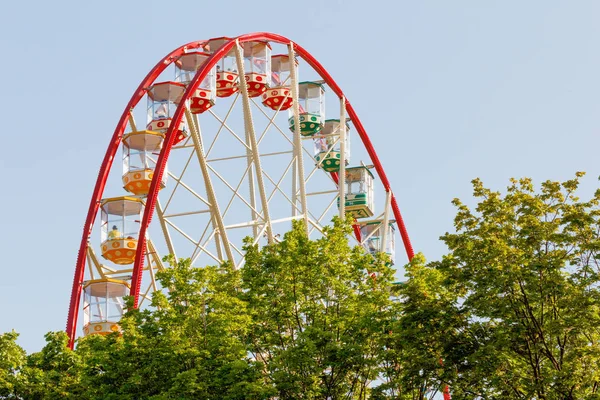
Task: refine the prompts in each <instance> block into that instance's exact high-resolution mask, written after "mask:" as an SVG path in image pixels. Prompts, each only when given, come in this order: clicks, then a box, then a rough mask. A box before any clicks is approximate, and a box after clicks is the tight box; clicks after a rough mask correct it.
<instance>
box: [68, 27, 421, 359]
mask: <svg viewBox="0 0 600 400" xmlns="http://www.w3.org/2000/svg"><path fill="white" fill-rule="evenodd" d="M251 41H269V42H275V43H280V44H285V45H287V44H290V43H292V44H293V46H294V50H295V52H296V54H297V55H298V56H300V57H301V58H302V59H304V61H306V62H307V63H308V64H309V65H310V66H311V67H312V68H313V69H314V70H315V71H316V72H317V73H318V74H319V75H320V76H321V78H322V79H323V80H324V82H325V83H326V84H327V85H328V86H329V88H330V89H331V90H332V91H333V92H334V93H335V94H336V95H337V96H338V97H339V98H340V99H342V98H344V97H345V96H344V94H343V92H342V90H341V89H340V87H339V86H338V85H337V83H336V82H335V81H334V80H333V78H332V77H331V75H329V73H328V72H327V70H325V68H324V67H323V66H322V65H321V64H320V63H319V62H318V61H317V60H316V59H315V58H314V57H313V56H312V55H311V54H310V53H308V52H307V51H306V50H305V49H304V48H303V47H301V46H299V45H297V44H296V43H294V42H292V41H290V40H289V39H287V38H285V37H283V36H281V35H277V34H273V33H267V32H258V33H251V34H246V35H241V36H238V37H237V38H234V39H232V40H230V41H228V42H226V43H225V44H223V45H222V46H221V47H220V48H219V49H217V50H216V51H215V52H214V53H213V54H212V55H211V56H210V57H209V58H208V59H207V60H206V62H205V63H204V64H203V66H202V67H201V68H200V69H198V71H197V73H196V75H195V76H194V78H193V79H192V81H191V82H190V83H189V84H188V86H187V88H186V91H185V93H184V95H183V98H182V99H183V101H181V102H180V103H179V106H178V107H177V110H176V111H175V113H174V115H173V117H172V123H171V124H170V126H169V129H168V131H167V134H166V136H165V140H164V144H163V148H162V150H161V152H160V155H159V157H158V160H157V164H156V169H155V173H154V179H153V180H152V184H151V185H150V190H149V193H148V197H147V200H146V207H145V210H144V216H143V218H142V221H141V226H140V232H139V238H140V241H139V244H138V247H137V250H136V260H135V263H134V267H133V275H132V282H131V292H130V294H131V296H133V298H134V304H135V306H136V307H137V305H138V300H139V294H140V286H141V278H142V270H143V266H144V254H145V252H146V240H145V237H146V231H147V228H148V226H149V224H150V222H151V221H152V215H153V213H154V208H155V206H156V200H157V197H158V191H159V182H160V181H161V179H162V175H163V173H164V171H165V166H166V163H167V160H168V158H169V154H170V151H171V146H172V145H173V142H174V140H175V137H176V133H175V129H174V128H175V127H177V126H179V124H180V122H181V120H182V118H183V116H184V112H185V106H184V104H185V100H187V99H189V98H190V97H191V95H192V94H193V93H194V91H195V90H196V89H197V87H198V86H199V84H200V82H202V81H203V79H204V78H205V77H206V75H207V74H208V73H209V71H210V70H211V69H212V68H213V67H214V66H215V65H216V64H217V62H218V61H219V60H220V59H221V58H223V57H224V56H225V55H226V54H228V53H229V51H230V50H231V49H232V48H233V46H235V45H236V43H238V42H239V43H244V42H251ZM205 43H206V41H197V42H191V43H188V44H187V45H184V46H181V47H179V48H177V49H176V50H174V51H173V52H171V53H169V54H168V55H167V56H166V57H165V58H163V59H162V60H161V61H160V62H159V63H158V64H157V65H156V66H155V67H154V68H153V69H152V70H151V71H150V72H149V73H148V75H147V76H146V77H145V78H144V80H143V81H142V82H141V83H140V85H139V86H138V88H137V90H136V92H135V93H134V95H133V96H132V98H131V100H130V101H129V103H128V104H127V107H126V109H125V111H124V112H123V114H122V115H121V118H120V120H119V123H118V124H117V127H116V129H115V132H114V134H113V137H112V139H111V142H110V144H109V146H108V149H107V152H106V155H105V157H104V161H103V162H102V166H101V168H100V172H99V174H98V179H97V181H96V186H95V188H94V193H93V195H92V200H91V202H90V207H89V209H88V215H87V218H86V222H85V226H84V228H83V235H82V240H81V244H80V247H79V254H78V257H77V264H76V268H75V276H74V278H73V289H72V292H71V302H70V307H69V316H68V321H67V334H68V335H69V337H70V342H69V345H70V346H71V347H73V345H74V340H75V332H76V324H77V316H78V312H79V305H80V299H81V290H82V282H83V278H84V266H85V259H86V249H87V244H88V240H89V237H90V235H91V230H92V227H93V224H94V220H95V218H96V214H97V213H98V207H99V204H100V200H101V198H102V193H103V191H104V187H105V184H106V180H107V178H108V173H109V171H110V167H111V165H112V161H113V159H114V156H115V154H116V151H117V149H118V147H119V145H120V143H121V138H122V136H123V132H124V131H125V127H126V125H127V122H128V120H129V116H130V110H131V109H133V108H134V107H135V106H136V105H137V103H138V102H139V101H140V100H141V99H142V97H143V96H144V94H145V93H146V90H145V88H147V87H149V86H150V85H151V84H152V83H153V82H154V80H155V79H156V78H157V77H158V76H159V75H160V74H161V73H162V71H164V69H165V68H166V67H167V66H168V65H170V64H171V63H172V62H173V61H174V60H175V59H176V58H177V57H178V56H180V55H182V54H184V52H185V51H186V50H187V49H194V48H199V47H202V46H203V45H204V44H205ZM346 112H347V114H348V117H349V118H350V119H351V120H352V123H353V125H354V127H355V129H356V130H357V132H358V135H359V137H360V138H361V140H362V142H363V145H364V146H365V148H366V150H367V152H368V154H369V157H370V158H371V161H372V163H373V165H374V167H375V170H376V172H377V175H378V176H379V178H380V179H381V182H382V184H383V187H384V188H385V191H386V192H391V186H390V183H389V180H388V178H387V175H386V174H385V171H384V169H383V166H382V165H381V162H380V160H379V157H378V156H377V153H376V152H375V148H374V147H373V144H372V143H371V140H370V139H369V136H368V135H367V132H366V130H365V129H364V127H363V125H362V123H361V122H360V119H359V118H358V116H357V114H356V112H355V111H354V108H353V107H352V105H351V104H350V102H349V101H348V100H347V99H346ZM391 206H392V211H393V213H394V217H395V219H396V223H397V224H398V230H399V232H400V236H401V237H402V241H403V244H404V248H405V250H406V254H407V256H408V258H409V260H410V259H412V258H413V256H414V252H413V248H412V245H411V243H410V239H409V237H408V232H407V230H406V227H405V225H404V220H403V219H402V215H401V214H400V209H399V207H398V203H397V201H396V198H395V196H394V194H393V193H392V201H391Z"/></svg>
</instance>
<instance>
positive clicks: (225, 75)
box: [67, 33, 413, 347]
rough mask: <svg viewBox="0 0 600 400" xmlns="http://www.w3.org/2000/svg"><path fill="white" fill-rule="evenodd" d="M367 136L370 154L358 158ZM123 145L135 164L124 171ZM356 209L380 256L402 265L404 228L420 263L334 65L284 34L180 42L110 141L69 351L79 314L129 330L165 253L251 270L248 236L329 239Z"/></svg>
mask: <svg viewBox="0 0 600 400" xmlns="http://www.w3.org/2000/svg"><path fill="white" fill-rule="evenodd" d="M300 71H302V75H303V79H304V80H303V81H300V79H299V76H300ZM144 98H145V99H146V107H144V105H143V102H142V100H143V99H144ZM326 98H329V102H328V105H329V104H332V101H333V104H332V105H333V106H334V107H330V109H331V110H333V112H332V113H330V114H327V113H326V112H325V103H326V101H325V100H326ZM354 132H355V133H354ZM354 134H356V136H357V139H358V140H357V144H358V146H357V144H355V145H354V146H355V148H357V149H358V150H359V153H360V154H361V156H363V157H365V158H364V159H363V160H360V161H358V160H357V161H353V162H351V161H350V136H351V135H354ZM119 149H120V150H121V155H122V160H123V170H122V172H121V171H120V170H119V171H117V168H111V167H112V166H113V161H114V159H115V157H117V154H118V151H119ZM167 161H168V164H169V168H168V169H167ZM375 192H379V193H378V194H377V196H375ZM376 198H377V199H378V200H379V204H378V206H377V207H376V206H375V199H376ZM99 211H100V221H99V222H96V216H97V214H98V212H99ZM347 214H351V215H352V216H353V217H354V218H355V225H354V238H353V239H352V240H356V243H358V244H360V245H362V246H364V247H365V249H366V250H367V251H368V252H371V253H375V252H386V253H388V254H389V255H390V256H391V257H392V260H393V258H394V242H395V235H396V231H398V232H399V234H400V236H401V238H402V241H403V244H404V248H405V250H406V254H407V256H408V258H409V259H410V258H412V257H413V250H412V247H411V244H410V240H409V237H408V234H407V232H406V229H405V227H404V223H403V221H402V216H401V215H400V210H399V208H398V205H397V203H396V199H395V197H394V194H393V192H392V189H391V187H390V182H389V180H388V178H387V176H386V173H385V171H384V169H383V166H382V164H381V162H380V161H379V158H378V157H377V154H376V152H375V149H374V148H373V145H372V144H371V141H370V140H369V136H368V135H367V132H366V130H365V128H364V127H363V125H362V124H361V122H360V120H359V119H358V116H357V115H356V113H355V111H354V109H353V108H352V105H351V104H350V103H349V102H348V100H347V99H346V97H345V96H344V94H343V93H342V90H341V89H340V87H339V86H338V85H337V84H336V83H335V81H334V80H333V79H332V77H331V76H330V75H329V74H328V73H327V71H326V70H325V69H324V68H323V66H322V65H321V64H320V63H319V62H318V61H317V60H316V59H315V58H313V57H312V56H311V55H310V54H309V53H308V52H307V51H306V50H304V49H303V48H302V47H300V46H299V45H297V44H296V43H294V42H292V41H290V40H289V39H286V38H285V37H282V36H279V35H276V34H271V33H254V34H247V35H242V36H239V37H236V38H226V37H221V38H215V39H209V40H201V41H196V42H192V43H188V44H186V45H184V46H181V47H179V48H177V49H175V50H174V51H172V52H171V53H170V54H168V55H167V56H166V57H165V58H163V59H161V60H160V61H159V62H158V64H157V65H156V66H155V67H154V68H153V69H152V70H151V71H150V72H149V73H148V75H147V76H146V77H145V78H144V79H143V81H142V82H141V83H140V85H139V87H138V88H137V90H136V91H135V92H134V94H133V97H132V98H131V100H130V101H129V103H128V104H127V106H126V107H125V111H124V112H123V114H122V116H121V119H120V120H119V122H118V124H117V127H116V129H115V132H114V134H113V137H112V139H111V140H110V142H109V145H108V149H107V152H106V154H105V157H104V161H103V162H102V165H101V168H100V172H99V175H98V179H97V182H96V186H95V189H94V192H93V195H92V198H91V202H90V206H89V211H88V214H87V218H86V220H85V225H84V229H83V235H82V239H81V245H80V248H79V255H78V258H77V264H76V266H75V276H74V280H73V289H72V294H71V302H70V308H69V315H68V322H67V333H68V335H69V337H70V346H71V347H72V346H73V345H74V341H75V338H76V336H77V327H78V315H79V313H80V311H83V325H82V327H83V334H84V335H92V334H107V333H110V332H114V331H119V330H120V328H119V320H120V318H121V316H122V314H123V297H124V296H127V295H131V296H132V297H133V298H134V304H135V306H136V307H139V306H141V305H142V304H143V302H144V301H148V299H149V298H150V295H151V293H152V292H153V291H157V290H161V288H160V286H159V284H158V283H157V281H156V280H155V273H156V272H157V271H159V270H161V269H163V268H166V266H164V265H163V263H162V256H164V255H166V254H173V255H174V257H175V258H176V259H179V258H184V257H190V258H191V259H192V262H193V264H194V265H200V266H201V265H207V264H218V263H221V262H224V261H229V262H231V263H232V265H234V266H235V267H236V268H240V267H243V264H244V253H243V251H242V240H243V238H244V237H248V236H249V237H251V238H252V239H253V241H254V243H255V244H260V245H265V244H268V243H273V242H276V241H278V240H279V237H280V235H282V234H283V233H285V232H286V231H287V230H289V229H290V226H291V221H292V220H301V221H303V224H304V227H305V229H306V231H307V233H308V234H309V235H311V237H317V236H318V235H320V234H321V232H322V228H323V226H324V225H326V224H328V223H329V222H330V221H331V218H332V217H333V216H334V215H340V216H342V217H343V216H344V215H347ZM152 220H154V221H155V223H154V224H151V221H152ZM98 233H99V237H98V236H97V235H98ZM82 297H83V304H81V299H82Z"/></svg>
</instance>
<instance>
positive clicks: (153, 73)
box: [67, 41, 205, 348]
mask: <svg viewBox="0 0 600 400" xmlns="http://www.w3.org/2000/svg"><path fill="white" fill-rule="evenodd" d="M204 43H205V41H199V42H191V43H188V44H186V45H184V46H181V47H179V48H177V49H175V50H173V51H172V52H171V53H169V54H167V56H166V57H164V58H163V59H161V60H160V61H159V62H158V64H156V65H155V66H154V68H152V69H151V70H150V72H148V75H146V77H145V78H144V80H142V82H141V83H140V85H139V86H138V87H137V89H136V91H135V92H134V94H133V96H132V97H131V99H130V100H129V103H127V107H125V111H123V114H122V115H121V118H120V119H119V123H118V124H117V127H116V128H115V132H114V134H113V136H112V139H111V141H110V143H109V144H108V149H107V150H106V154H105V155H104V160H103V161H102V165H101V166H100V170H99V171H98V178H97V179H96V186H95V187H94V192H93V194H92V199H91V201H90V206H89V208H88V213H87V217H86V219H85V225H84V226H83V234H82V236H81V244H80V245H79V253H78V255H77V264H75V276H74V277H73V288H72V289H71V301H70V303H69V315H68V317H67V335H69V347H71V348H73V345H74V343H75V333H76V330H77V317H78V314H79V303H80V300H81V289H82V287H81V284H82V282H83V277H84V272H85V269H84V267H85V259H86V250H87V245H88V241H89V238H90V235H91V234H92V227H93V226H94V221H95V219H96V215H97V214H98V207H99V206H100V200H102V193H103V192H104V187H105V185H106V179H107V178H108V173H109V172H110V167H111V166H112V163H113V160H114V158H115V154H116V152H117V150H118V149H119V145H120V144H121V138H122V137H123V132H124V131H125V127H126V126H127V123H128V122H129V115H130V114H129V112H130V110H132V109H133V108H134V107H135V106H136V105H137V103H138V102H139V101H140V100H141V99H142V98H143V97H144V95H145V94H146V88H147V87H148V86H150V85H151V84H152V83H153V82H154V80H155V79H156V78H157V77H158V76H159V75H160V74H161V72H163V71H164V70H165V68H167V67H168V66H169V65H170V64H171V63H172V62H173V61H175V58H177V57H178V56H180V55H181V54H183V52H184V51H185V49H194V48H198V47H200V46H202V45H203V44H204Z"/></svg>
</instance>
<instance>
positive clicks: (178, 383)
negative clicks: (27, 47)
mask: <svg viewBox="0 0 600 400" xmlns="http://www.w3.org/2000/svg"><path fill="white" fill-rule="evenodd" d="M168 261H169V262H170V263H171V268H168V269H165V270H164V271H161V272H159V273H158V274H157V279H158V281H159V282H160V284H161V285H162V286H163V287H168V288H170V290H169V292H168V295H165V294H163V293H160V292H157V293H155V294H154V296H153V299H152V304H153V306H154V307H153V308H151V309H146V310H135V309H129V310H128V312H127V313H126V314H125V316H124V318H123V319H122V321H121V327H122V330H123V333H122V335H118V334H112V335H109V336H107V337H99V336H90V337H86V338H84V339H82V340H80V342H79V344H78V347H77V352H78V353H80V354H82V356H83V357H84V358H85V359H86V361H87V364H88V365H87V366H88V369H87V370H86V372H85V376H84V378H83V379H84V380H85V384H86V386H87V387H88V388H89V392H90V395H91V397H92V398H119V399H122V398H124V399H127V398H131V399H137V398H148V399H180V398H202V399H261V398H265V397H266V396H267V394H268V390H267V389H268V388H265V387H263V386H262V385H261V379H262V376H261V373H260V365H259V364H258V363H256V362H254V361H252V360H250V359H248V357H247V352H246V348H245V345H244V342H243V340H242V338H243V337H244V336H245V334H246V333H247V330H248V326H249V323H250V318H249V316H248V314H247V312H246V310H245V305H244V303H243V302H241V301H240V300H239V299H238V298H237V290H238V289H237V288H238V287H239V272H236V271H233V270H232V269H231V268H230V267H228V266H227V265H224V266H222V267H206V268H192V267H191V263H190V260H189V259H185V260H179V261H178V262H175V260H174V259H173V258H172V257H169V258H168Z"/></svg>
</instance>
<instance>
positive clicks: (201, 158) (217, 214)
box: [185, 108, 235, 265]
mask: <svg viewBox="0 0 600 400" xmlns="http://www.w3.org/2000/svg"><path fill="white" fill-rule="evenodd" d="M185 117H186V119H187V122H188V126H189V128H190V136H191V137H192V140H193V141H194V147H196V157H197V158H198V162H199V163H200V169H201V170H202V177H203V178H204V185H205V186H206V194H207V195H208V201H209V203H210V211H211V218H212V221H213V223H214V224H215V225H216V226H214V228H215V231H218V233H219V234H220V236H221V239H222V241H223V243H222V244H223V247H224V248H225V254H226V255H227V260H229V262H231V264H232V265H235V260H234V258H233V254H232V253H231V247H230V246H229V240H228V239H227V231H226V230H225V224H224V223H223V218H221V211H220V210H219V204H218V203H217V196H216V194H215V191H214V188H213V186H212V181H211V179H210V173H209V171H208V164H207V163H206V157H205V155H204V147H203V146H202V141H201V139H200V126H199V125H196V121H195V120H194V118H193V117H192V113H190V110H189V109H187V108H186V109H185ZM217 245H218V242H217ZM217 249H220V246H217ZM219 258H220V259H221V260H222V261H224V259H223V258H221V257H219Z"/></svg>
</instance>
